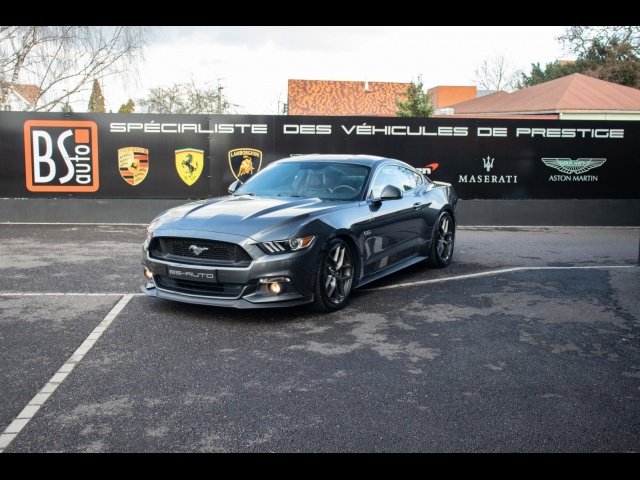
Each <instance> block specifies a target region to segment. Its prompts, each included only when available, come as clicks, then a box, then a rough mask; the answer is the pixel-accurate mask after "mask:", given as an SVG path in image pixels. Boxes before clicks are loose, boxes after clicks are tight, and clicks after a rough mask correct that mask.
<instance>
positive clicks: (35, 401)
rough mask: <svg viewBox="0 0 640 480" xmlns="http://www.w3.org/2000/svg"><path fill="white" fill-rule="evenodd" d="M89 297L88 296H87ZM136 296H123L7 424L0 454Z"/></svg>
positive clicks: (1, 439) (0, 441)
mask: <svg viewBox="0 0 640 480" xmlns="http://www.w3.org/2000/svg"><path fill="white" fill-rule="evenodd" d="M1 295H2V296H14V295H36V294H14V293H3V294H1ZM37 295H57V294H55V293H49V294H37ZM60 295H70V296H73V295H76V296H77V295H78V294H66V293H65V294H60ZM89 295H90V294H89ZM101 295H118V294H101ZM136 295H143V294H142V293H140V294H124V296H123V297H122V299H120V301H119V302H118V303H117V304H116V306H115V307H113V308H112V309H111V311H110V312H109V313H108V314H107V316H106V317H104V319H103V320H102V321H101V322H100V323H99V324H98V326H97V327H96V328H94V329H93V331H92V332H91V333H90V334H89V336H88V337H87V338H86V339H85V341H84V342H82V344H81V345H80V346H79V347H78V349H77V350H76V351H75V352H74V353H73V354H72V355H71V356H70V357H69V358H68V359H67V361H66V362H65V363H64V365H62V366H61V367H60V368H59V369H58V371H57V372H56V373H55V374H54V375H53V377H51V379H50V380H49V382H48V383H47V384H46V385H45V386H44V387H42V389H41V390H40V391H39V392H38V393H37V394H36V395H35V396H34V397H33V398H32V399H31V401H30V402H29V403H28V404H27V406H26V407H24V408H23V409H22V411H21V412H20V413H19V414H18V416H17V417H16V418H15V419H14V420H13V422H11V423H10V424H9V426H8V427H7V428H6V429H5V430H4V432H3V433H2V434H0V453H2V452H4V449H5V448H7V447H8V446H9V445H10V444H11V442H13V440H14V439H15V438H16V437H17V436H18V434H19V433H20V431H21V430H22V429H23V428H24V427H25V426H26V425H27V423H29V421H30V420H31V419H32V418H33V416H34V415H35V414H36V412H37V411H38V410H40V407H41V406H42V405H43V404H44V402H46V401H47V400H48V399H49V397H50V396H51V394H52V393H53V392H54V391H55V390H56V388H58V387H59V386H60V384H61V383H62V382H63V381H64V379H65V378H67V376H68V375H69V374H70V373H71V371H72V370H73V369H74V368H75V366H76V365H77V364H78V363H79V362H80V360H82V359H83V358H84V356H85V355H86V354H87V352H88V351H89V350H91V347H93V345H94V344H95V343H96V341H97V340H98V339H99V338H100V336H101V335H102V334H103V333H104V331H105V330H106V329H107V327H109V325H110V324H111V322H113V320H114V319H115V318H116V316H117V315H118V314H119V313H120V312H121V311H122V309H123V308H124V307H125V306H126V305H127V303H129V301H130V300H131V299H132V298H133V297H134V296H136Z"/></svg>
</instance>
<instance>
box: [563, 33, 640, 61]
mask: <svg viewBox="0 0 640 480" xmlns="http://www.w3.org/2000/svg"><path fill="white" fill-rule="evenodd" d="M556 40H558V41H559V42H560V43H561V44H562V47H563V49H564V50H565V51H566V52H568V53H573V54H575V55H577V56H578V57H585V56H587V55H588V54H589V52H590V50H591V49H592V47H593V45H594V44H596V43H597V44H600V45H605V46H609V47H612V46H625V45H626V46H627V48H628V49H629V53H632V54H633V55H635V56H636V57H640V27H639V26H622V27H621V26H590V27H580V26H576V27H566V28H565V30H564V33H563V34H562V35H560V36H559V37H558V38H556Z"/></svg>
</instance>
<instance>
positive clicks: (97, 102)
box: [87, 80, 107, 113]
mask: <svg viewBox="0 0 640 480" xmlns="http://www.w3.org/2000/svg"><path fill="white" fill-rule="evenodd" d="M87 111H88V112H89V113H106V111H107V109H106V107H105V105H104V95H102V88H100V83H98V80H94V81H93V90H91V97H90V98H89V108H88V110H87Z"/></svg>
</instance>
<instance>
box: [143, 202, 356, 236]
mask: <svg viewBox="0 0 640 480" xmlns="http://www.w3.org/2000/svg"><path fill="white" fill-rule="evenodd" d="M354 204H355V203H354V202H343V201H323V200H320V199H318V198H300V199H298V198H291V197H282V198H280V197H254V196H250V195H242V196H237V197H234V196H228V197H221V198H215V199H209V200H202V201H197V202H192V203H188V204H185V205H181V206H178V207H174V208H172V209H169V210H167V211H166V212H164V213H163V214H161V215H159V217H158V218H161V225H160V226H159V227H158V228H157V229H156V231H155V232H156V233H155V234H156V235H176V234H179V232H183V233H184V234H186V235H194V236H195V235H199V236H202V237H209V236H211V234H216V233H218V234H225V235H228V234H232V235H240V236H242V237H249V238H252V239H254V240H257V241H261V240H264V239H265V236H266V235H268V236H269V238H287V237H288V236H289V235H291V234H292V233H293V232H295V231H296V230H298V229H300V227H301V226H303V225H304V224H306V223H309V222H311V221H313V220H314V219H316V218H318V217H320V216H323V215H325V214H327V213H330V212H334V211H338V210H343V209H345V208H350V207H351V208H352V207H353V206H354Z"/></svg>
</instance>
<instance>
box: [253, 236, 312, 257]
mask: <svg viewBox="0 0 640 480" xmlns="http://www.w3.org/2000/svg"><path fill="white" fill-rule="evenodd" d="M315 239H316V236H315V235H311V236H309V237H298V238H289V239H287V240H274V241H272V242H262V243H259V244H258V246H259V247H260V248H261V249H262V251H263V252H264V253H270V254H275V253H287V252H297V251H298V250H304V249H305V248H309V247H310V246H311V245H313V242H314V240H315Z"/></svg>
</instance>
